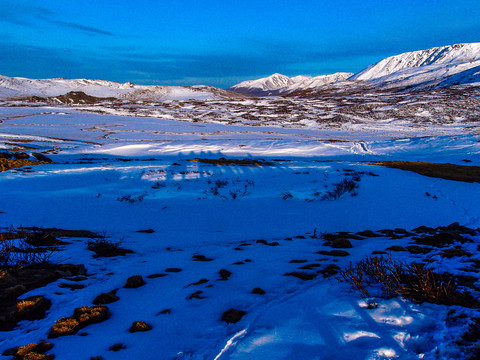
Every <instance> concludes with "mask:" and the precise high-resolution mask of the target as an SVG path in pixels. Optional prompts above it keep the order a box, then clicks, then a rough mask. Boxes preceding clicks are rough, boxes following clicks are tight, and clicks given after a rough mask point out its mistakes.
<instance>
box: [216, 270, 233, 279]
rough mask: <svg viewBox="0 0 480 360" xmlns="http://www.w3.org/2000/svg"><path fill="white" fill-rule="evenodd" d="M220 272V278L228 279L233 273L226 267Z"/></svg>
mask: <svg viewBox="0 0 480 360" xmlns="http://www.w3.org/2000/svg"><path fill="white" fill-rule="evenodd" d="M218 274H219V275H220V280H228V278H229V277H230V275H232V273H231V272H230V271H228V270H225V269H221V270H220V271H219V272H218Z"/></svg>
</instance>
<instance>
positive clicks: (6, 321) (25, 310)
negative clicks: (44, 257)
mask: <svg viewBox="0 0 480 360" xmlns="http://www.w3.org/2000/svg"><path fill="white" fill-rule="evenodd" d="M84 274H85V267H84V266H83V265H72V264H35V265H31V266H25V267H20V268H19V267H11V268H3V269H1V270H0V331H8V330H11V329H13V328H14V327H15V326H16V325H17V323H18V321H21V320H36V319H41V318H43V317H44V315H45V312H46V311H47V310H48V309H49V308H50V301H49V300H47V299H45V298H44V297H43V296H31V297H28V298H26V299H22V300H18V297H19V296H21V295H23V294H24V293H26V292H28V291H31V290H34V289H37V288H40V287H43V286H45V285H47V284H49V283H51V282H54V281H57V280H58V279H60V278H64V277H70V276H75V275H84Z"/></svg>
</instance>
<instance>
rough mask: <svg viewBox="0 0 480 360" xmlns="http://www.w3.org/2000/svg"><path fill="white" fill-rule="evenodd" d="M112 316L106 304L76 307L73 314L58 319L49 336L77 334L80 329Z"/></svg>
mask: <svg viewBox="0 0 480 360" xmlns="http://www.w3.org/2000/svg"><path fill="white" fill-rule="evenodd" d="M109 317H110V312H109V311H108V308H107V307H106V306H102V305H100V306H83V307H80V308H77V309H75V311H74V312H73V315H72V316H70V317H64V318H61V319H60V320H58V321H57V322H56V323H55V324H54V325H53V326H52V328H51V330H50V334H49V335H48V337H49V338H56V337H59V336H65V335H73V334H76V333H77V332H78V331H79V330H80V329H83V328H84V327H86V326H88V325H91V324H97V323H99V322H102V321H105V320H107V319H108V318H109Z"/></svg>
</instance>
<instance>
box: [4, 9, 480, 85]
mask: <svg viewBox="0 0 480 360" xmlns="http://www.w3.org/2000/svg"><path fill="white" fill-rule="evenodd" d="M479 41H480V1H479V0H457V1H450V0H449V1H447V0H421V1H419V0H414V1H410V0H398V1H391V0H373V1H372V0H368V1H366V0H365V1H358V0H336V1H332V0H328V1H323V0H295V1H294V0H276V1H271V0H264V1H262V0H242V1H225V0H222V1H220V0H204V1H193V0H177V1H163V0H150V1H147V0H136V1H132V0H129V1H125V0H115V1H111V0H94V1H90V0H82V1H77V0H67V1H45V0H43V1H37V0H0V74H2V75H7V76H22V77H31V78H51V77H64V78H95V79H106V80H113V81H119V82H125V81H131V82H134V83H139V84H165V85H193V84H208V85H214V86H219V87H228V86H230V85H233V84H235V83H237V82H240V81H243V80H246V79H252V78H258V77H263V76H267V75H270V74H272V73H275V72H279V73H282V74H285V75H289V76H293V75H299V74H305V75H321V74H328V73H333V72H337V71H349V72H357V71H360V70H362V69H363V68H365V67H366V66H368V65H370V64H372V63H374V62H377V61H379V60H381V59H382V58H384V57H387V56H390V55H395V54H399V53H402V52H406V51H413V50H420V49H425V48H429V47H433V46H441V45H449V44H454V43H461V42H479Z"/></svg>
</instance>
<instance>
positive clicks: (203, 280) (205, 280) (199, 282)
mask: <svg viewBox="0 0 480 360" xmlns="http://www.w3.org/2000/svg"><path fill="white" fill-rule="evenodd" d="M207 282H208V279H200V280H198V281H197V282H194V283H191V284H189V285H187V287H189V286H197V285H202V284H205V283H207Z"/></svg>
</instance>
